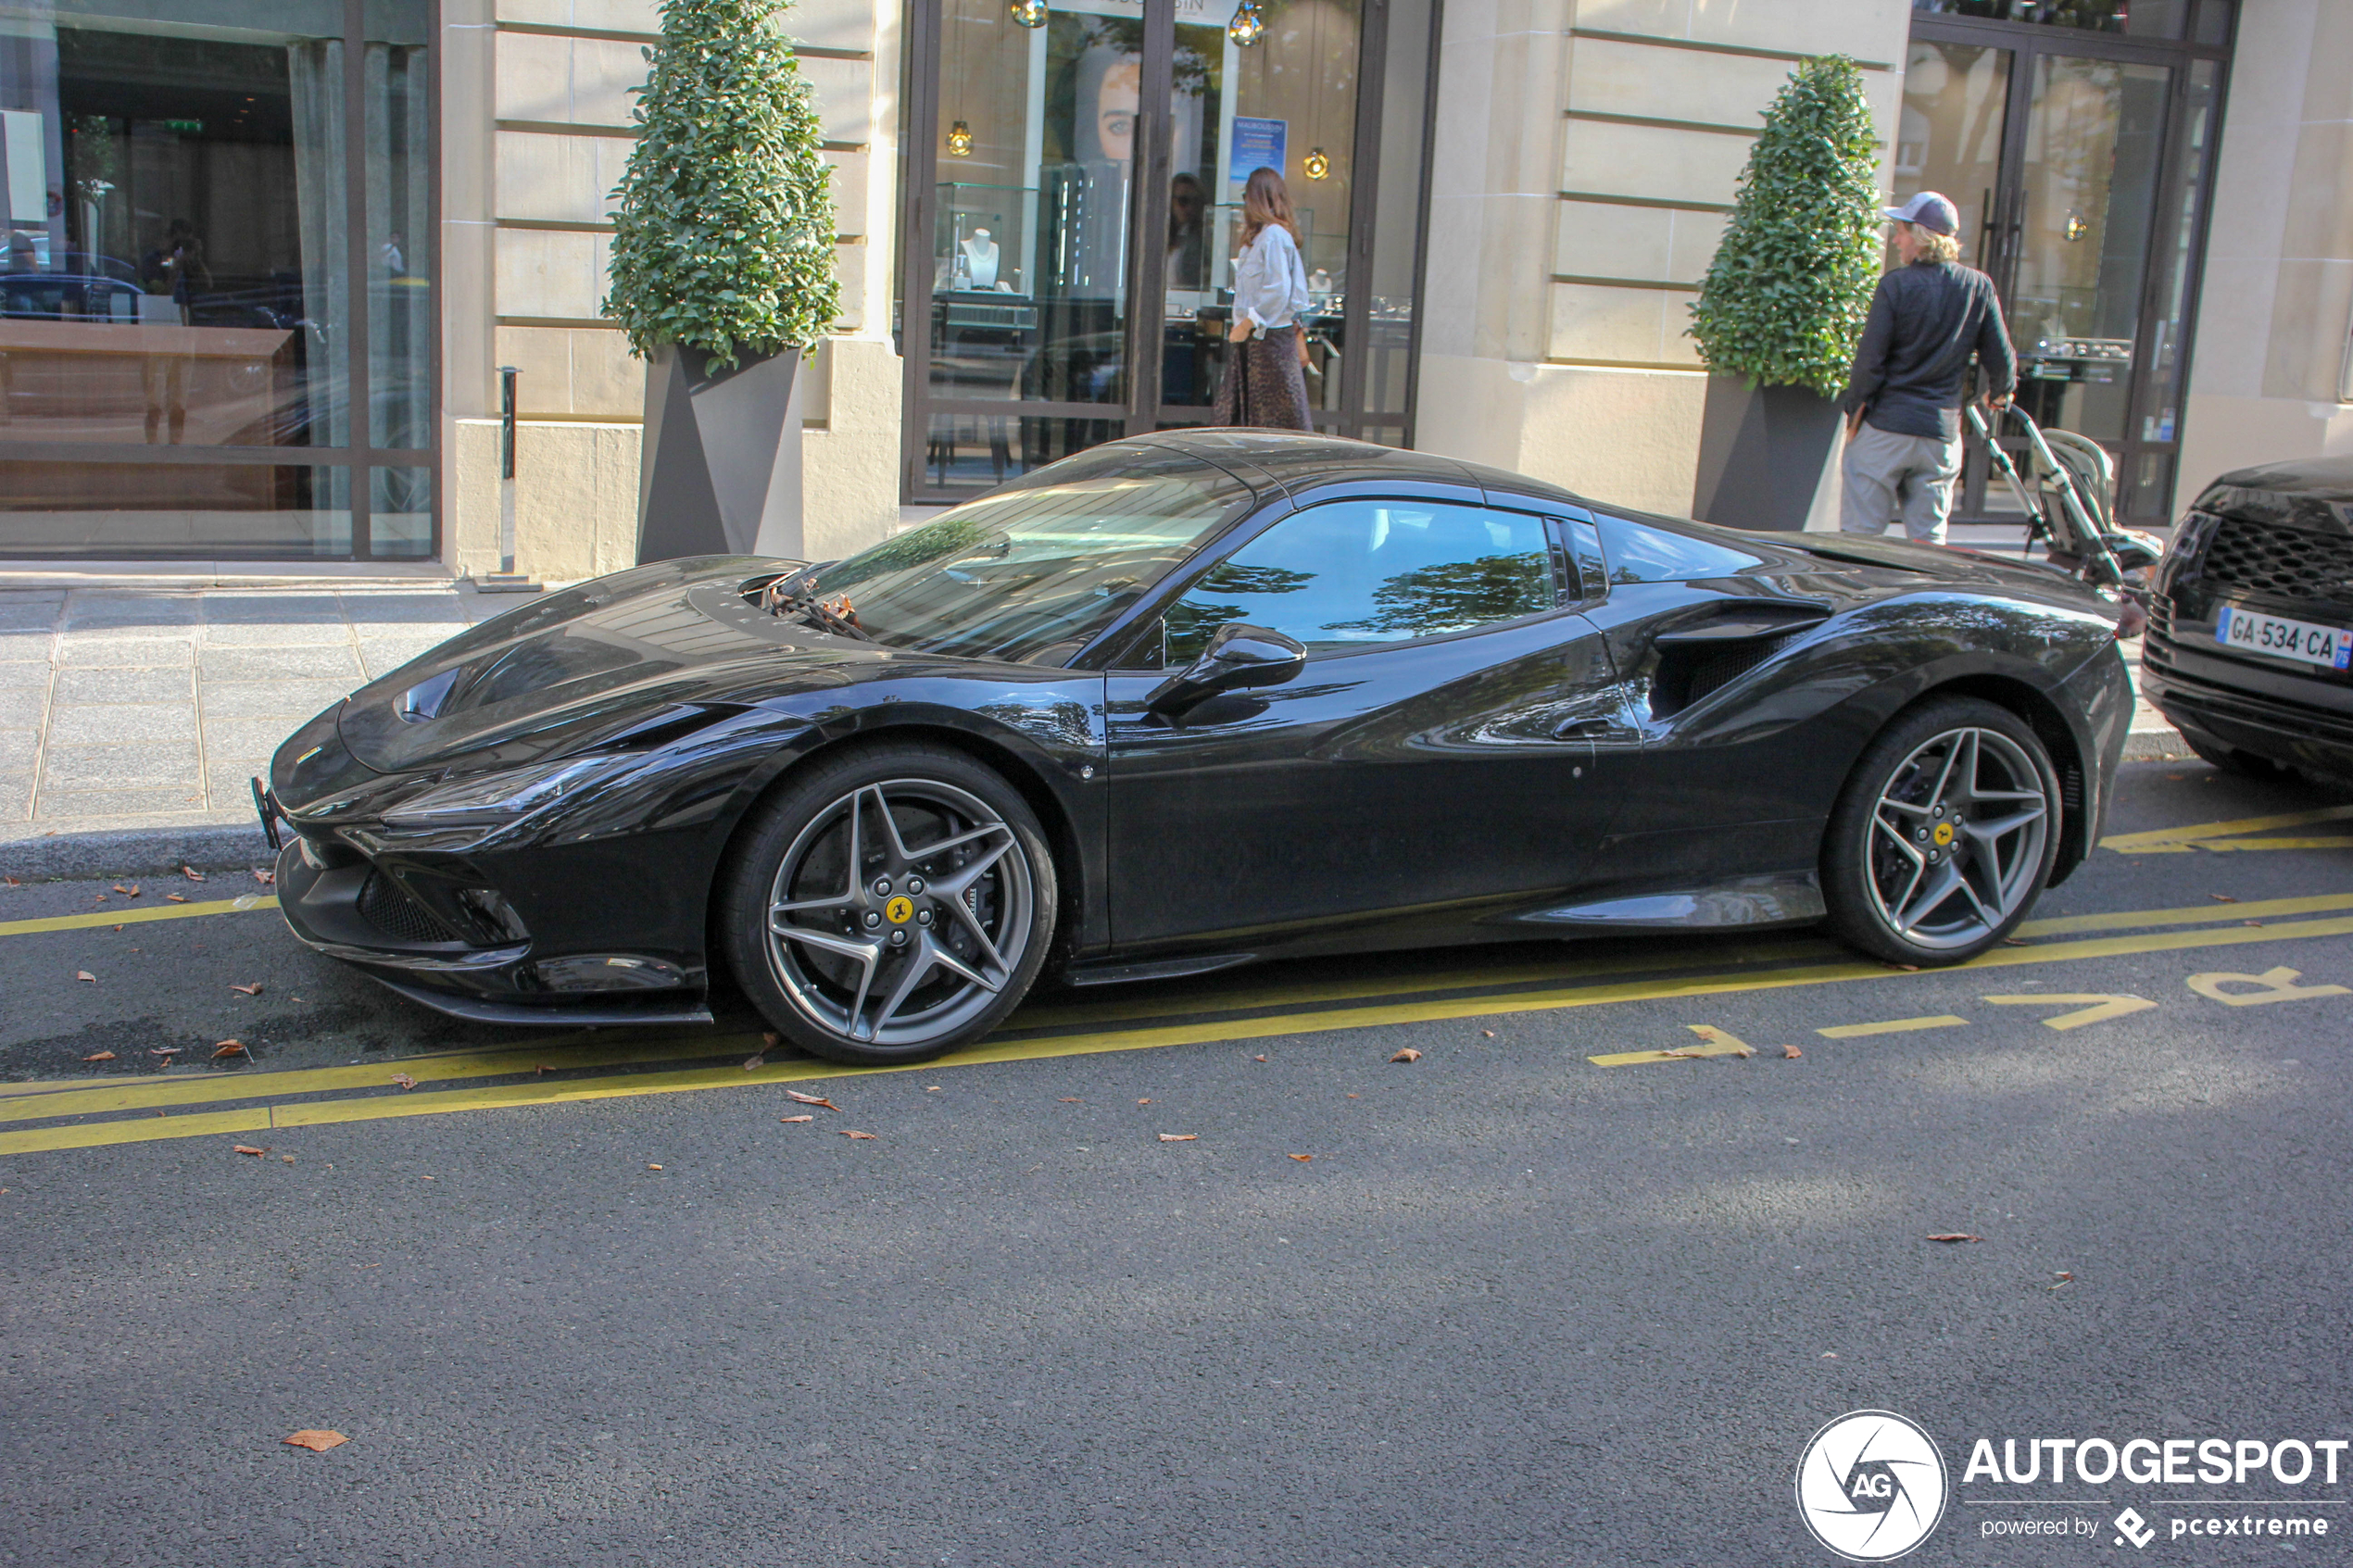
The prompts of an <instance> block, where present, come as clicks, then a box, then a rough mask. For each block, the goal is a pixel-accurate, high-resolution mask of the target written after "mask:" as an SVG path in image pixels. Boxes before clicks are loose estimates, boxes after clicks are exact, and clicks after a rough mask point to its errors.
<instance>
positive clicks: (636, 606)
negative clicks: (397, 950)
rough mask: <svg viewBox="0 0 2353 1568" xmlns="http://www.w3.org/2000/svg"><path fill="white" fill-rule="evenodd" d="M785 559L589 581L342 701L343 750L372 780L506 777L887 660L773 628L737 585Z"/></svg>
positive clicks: (705, 563) (672, 564) (677, 567)
mask: <svg viewBox="0 0 2353 1568" xmlns="http://www.w3.org/2000/svg"><path fill="white" fill-rule="evenodd" d="M800 564H802V563H800V562H799V561H786V560H773V559H766V558H760V557H752V556H705V557H698V558H693V559H688V560H679V561H665V562H662V563H661V564H659V565H655V566H648V567H639V568H636V569H635V570H633V571H623V572H618V573H615V574H614V575H612V576H610V577H600V578H598V579H597V580H596V581H594V582H591V583H582V584H581V585H579V586H578V587H575V588H569V589H566V590H564V591H562V592H560V593H555V594H549V595H547V596H545V597H544V598H540V599H535V600H533V601H532V602H530V603H528V604H526V605H523V606H522V607H520V608H515V609H512V610H510V611H508V612H507V613H506V614H504V615H500V616H497V617H496V618H494V619H492V620H489V621H484V622H483V623H482V624H481V625H479V626H476V627H474V628H473V629H472V631H469V632H464V633H459V635H458V636H455V637H452V638H451V639H450V640H449V641H447V642H446V643H444V644H442V645H441V646H439V647H436V648H434V650H433V651H432V652H430V653H427V654H425V655H424V656H422V658H420V659H414V660H411V661H410V662H409V663H408V664H405V665H403V666H401V667H400V668H399V669H398V670H396V671H393V672H392V673H391V674H389V675H386V676H385V677H384V679H382V680H380V681H377V682H374V683H373V684H370V685H367V686H363V687H361V688H360V689H359V691H357V692H355V693H353V694H352V696H350V698H349V699H348V700H347V701H346V702H345V704H344V706H343V708H342V709H341V712H340V714H339V716H338V719H337V722H336V730H337V733H338V734H339V735H340V736H341V738H342V741H343V745H344V746H345V747H346V748H347V749H348V751H349V752H350V754H351V756H352V757H354V758H356V759H358V760H359V762H360V763H361V764H362V765H364V766H366V767H368V768H371V769H373V770H374V771H377V772H403V771H413V770H418V769H423V768H431V767H436V766H440V765H442V764H444V763H447V762H448V761H451V760H454V759H458V758H459V757H465V758H467V759H470V760H474V759H479V760H481V761H482V762H484V764H486V765H491V766H499V767H513V766H520V765H522V764H523V763H527V762H532V761H535V760H538V759H541V758H545V757H550V756H556V755H560V754H561V753H563V752H565V751H568V750H577V749H581V748H584V747H587V746H598V745H605V744H609V743H611V742H613V741H616V740H622V739H624V738H629V737H631V736H633V735H643V734H647V733H648V732H650V731H653V730H670V729H673V727H675V726H679V725H682V724H684V725H686V726H689V727H691V726H692V725H693V724H694V723H696V722H698V721H704V720H706V719H707V718H709V717H711V716H712V715H713V714H714V713H725V712H733V711H736V710H739V709H742V708H745V707H748V706H749V705H750V704H752V703H754V702H758V701H761V700H763V699H765V698H769V697H774V696H779V695H782V694H785V693H788V692H792V691H797V690H808V689H814V688H818V687H823V686H828V685H840V684H845V683H847V682H848V681H849V680H851V679H854V678H855V675H854V673H853V672H854V671H857V670H859V668H860V667H862V666H866V665H885V664H887V663H889V662H890V661H891V660H892V659H893V658H894V655H893V653H892V652H891V650H889V649H884V648H873V647H869V646H867V645H864V644H861V643H857V642H854V641H846V640H843V639H839V638H835V637H829V636H826V635H824V634H823V633H818V632H816V631H813V630H812V629H809V628H806V627H803V626H800V625H799V624H798V623H791V624H787V623H786V622H783V621H777V620H776V619H775V618H774V617H773V616H769V615H766V614H763V613H762V612H761V611H760V610H758V609H756V608H753V607H752V606H750V605H749V604H748V603H746V602H745V600H744V598H743V590H744V588H745V586H746V585H747V584H758V583H765V582H766V581H768V580H769V579H771V578H774V577H775V576H777V575H779V574H781V573H783V572H785V571H791V570H793V569H795V568H797V567H799V565H800Z"/></svg>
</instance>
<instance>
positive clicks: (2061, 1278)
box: [2051, 1269, 2075, 1290]
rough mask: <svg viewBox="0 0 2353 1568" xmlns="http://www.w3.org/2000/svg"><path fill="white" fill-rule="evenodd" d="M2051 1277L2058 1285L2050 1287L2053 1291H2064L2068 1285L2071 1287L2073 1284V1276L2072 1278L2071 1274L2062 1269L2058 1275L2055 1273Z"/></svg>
mask: <svg viewBox="0 0 2353 1568" xmlns="http://www.w3.org/2000/svg"><path fill="white" fill-rule="evenodd" d="M2051 1277H2052V1278H2053V1279H2055V1280H2057V1281H2058V1284H2057V1285H2054V1286H2051V1288H2052V1289H2053V1290H2063V1289H2065V1288H2066V1287H2067V1286H2070V1285H2073V1284H2074V1283H2075V1276H2074V1275H2073V1274H2071V1273H2068V1272H2067V1271H2066V1270H2064V1269H2061V1270H2060V1271H2059V1272H2058V1273H2055V1274H2053V1275H2052V1276H2051Z"/></svg>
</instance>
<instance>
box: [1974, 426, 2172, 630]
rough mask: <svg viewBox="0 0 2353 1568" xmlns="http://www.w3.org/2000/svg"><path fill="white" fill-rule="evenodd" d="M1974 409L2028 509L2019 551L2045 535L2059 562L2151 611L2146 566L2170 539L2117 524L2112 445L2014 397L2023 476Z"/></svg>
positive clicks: (1991, 453)
mask: <svg viewBox="0 0 2353 1568" xmlns="http://www.w3.org/2000/svg"><path fill="white" fill-rule="evenodd" d="M1968 412H1969V428H1970V429H1971V430H1974V431H1975V432H1976V433H1977V438H1978V439H1979V440H1980V441H1982V442H1983V443H1984V444H1985V451H1986V454H1987V456H1988V457H1990V458H1992V459H1993V461H1994V469H1995V470H1997V471H1999V472H2000V474H2001V476H2002V477H2003V478H2004V479H2006V480H2007V481H2009V485H2010V489H2011V490H2012V491H2013V492H2014V493H2015V494H2016V495H2017V496H2018V504H2019V505H2020V507H2021V508H2024V509H2025V512H2026V544H2025V546H2024V547H2023V548H2022V549H2021V550H2020V552H2019V553H2020V554H2021V555H2024V554H2027V553H2029V552H2031V551H2032V549H2033V548H2034V542H2035V541H2036V540H2037V539H2040V540H2041V541H2043V544H2044V547H2045V553H2046V554H2047V555H2048V556H2049V558H2050V561H2051V564H2052V565H2053V566H2056V567H2057V568H2059V569H2060V570H2061V571H2066V572H2068V573H2069V574H2070V575H2072V576H2075V577H2080V578H2082V580H2083V581H2084V582H2086V583H2090V584H2092V585H2093V586H2094V587H2095V588H2113V589H2115V590H2116V591H2117V592H2118V593H2119V594H2120V595H2122V596H2124V598H2125V599H2126V600H2127V601H2128V602H2129V603H2131V604H2133V606H2134V607H2136V608H2139V609H2141V610H2142V611H2144V612H2145V611H2146V609H2147V608H2148V583H2147V573H2148V569H2149V568H2150V567H2152V566H2155V565H2156V564H2157V559H2158V557H2159V556H2161V555H2163V554H2164V553H2165V545H2164V542H2163V541H2162V540H2160V539H2158V537H2157V536H2156V535H2155V534H2152V533H2143V532H2142V531H2141V530H2139V529H2137V528H2122V527H2120V526H2118V524H2117V521H2116V515H2115V514H2116V466H2115V465H2114V464H2113V463H2111V462H2110V461H2109V460H2108V452H2107V451H2106V449H2104V448H2103V447H2102V446H2101V445H2100V444H2099V443H2098V442H2096V441H2094V440H2091V439H2090V438H2089V437H2086V436H2081V435H2078V434H2076V433H2074V432H2073V431H2071V430H2045V429H2044V428H2043V427H2042V426H2040V425H2038V424H2036V423H2035V422H2034V420H2033V417H2032V415H2030V414H2028V413H2027V411H2026V410H2025V409H2023V408H2020V407H2019V406H2018V405H2017V404H2015V403H2012V404H2010V405H2009V406H2008V408H2006V409H2005V410H2003V412H2006V413H2007V414H2009V415H2011V416H2012V417H2014V418H2015V419H2016V420H2018V422H2019V424H2020V426H2022V427H2023V428H2024V429H2025V432H2026V458H2027V462H2026V467H2027V471H2026V472H2025V473H2024V474H2020V472H2019V470H2018V465H2017V464H2015V463H2013V462H2012V461H2011V460H2010V455H2009V454H2008V453H2007V452H2006V451H2004V450H2003V449H2002V447H2001V445H2000V444H1999V443H1998V442H1996V441H1995V440H1994V437H1993V434H1992V433H1990V432H1989V431H1988V430H1987V429H1986V428H1985V420H1984V417H1983V416H1982V414H1980V413H1979V412H1978V406H1977V405H1976V404H1974V403H1971V404H1970V405H1969V409H1968ZM1996 417H1997V418H1998V417H1999V416H1996Z"/></svg>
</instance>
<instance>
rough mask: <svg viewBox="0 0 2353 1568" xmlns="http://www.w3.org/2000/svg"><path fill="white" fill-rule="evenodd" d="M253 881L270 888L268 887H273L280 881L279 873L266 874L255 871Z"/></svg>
mask: <svg viewBox="0 0 2353 1568" xmlns="http://www.w3.org/2000/svg"><path fill="white" fill-rule="evenodd" d="M253 880H254V881H256V882H258V883H259V884H261V885H262V886H264V887H268V886H271V884H274V883H276V882H277V880H278V873H277V872H265V871H260V870H257V871H255V872H254V873H253Z"/></svg>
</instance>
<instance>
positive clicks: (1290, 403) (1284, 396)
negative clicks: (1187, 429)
mask: <svg viewBox="0 0 2353 1568" xmlns="http://www.w3.org/2000/svg"><path fill="white" fill-rule="evenodd" d="M1306 308H1307V269H1306V268H1305V266H1303V265H1302V263H1301V261H1300V258H1299V219H1298V216H1297V215H1296V214H1295V213H1294V212H1293V211H1292V210H1291V205H1290V191H1288V190H1287V189H1285V188H1284V185H1283V177H1282V175H1281V174H1280V173H1278V172H1277V171H1276V170H1274V169H1253V170H1252V171H1251V176H1250V182H1249V183H1248V184H1246V185H1244V186H1243V187H1242V254H1241V257H1240V259H1239V262H1238V263H1237V264H1236V266H1235V268H1234V324H1233V327H1232V330H1231V331H1230V332H1228V333H1227V339H1228V341H1229V343H1230V345H1231V346H1230V347H1229V348H1228V349H1227V357H1226V375H1225V379H1224V380H1223V381H1222V382H1221V383H1219V384H1218V388H1217V403H1216V412H1215V416H1214V417H1215V421H1216V422H1217V423H1219V424H1224V425H1253V426H1256V427H1258V428H1260V429H1263V430H1313V429H1315V421H1314V420H1313V419H1311V418H1310V417H1309V415H1308V412H1307V377H1306V374H1305V371H1306V368H1307V333H1306V331H1305V329H1304V328H1303V327H1302V325H1301V324H1300V320H1299V318H1300V314H1301V312H1302V311H1304V310H1305V309H1306Z"/></svg>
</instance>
